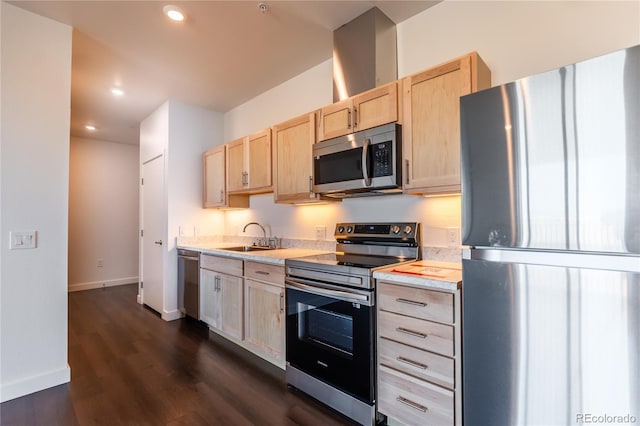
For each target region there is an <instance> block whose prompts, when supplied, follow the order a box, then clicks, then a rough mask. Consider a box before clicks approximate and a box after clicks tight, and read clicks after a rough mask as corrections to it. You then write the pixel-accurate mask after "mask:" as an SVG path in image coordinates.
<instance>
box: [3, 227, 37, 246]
mask: <svg viewBox="0 0 640 426" xmlns="http://www.w3.org/2000/svg"><path fill="white" fill-rule="evenodd" d="M37 236H38V233H37V231H11V232H9V250H21V249H34V248H36V247H37Z"/></svg>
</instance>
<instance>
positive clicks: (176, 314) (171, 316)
mask: <svg viewBox="0 0 640 426" xmlns="http://www.w3.org/2000/svg"><path fill="white" fill-rule="evenodd" d="M183 316H184V315H183V314H182V311H181V310H180V309H176V310H174V311H169V312H166V311H165V312H163V313H162V319H163V320H165V321H175V320H177V319H180V318H182V317H183Z"/></svg>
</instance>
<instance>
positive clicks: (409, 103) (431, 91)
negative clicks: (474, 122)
mask: <svg viewBox="0 0 640 426" xmlns="http://www.w3.org/2000/svg"><path fill="white" fill-rule="evenodd" d="M490 86H491V71H490V70H489V68H488V67H487V65H486V64H485V63H484V62H483V61H482V59H481V58H480V56H478V54H477V53H475V52H473V53H470V54H468V55H465V56H462V57H460V58H457V59H454V60H452V61H450V62H447V63H444V64H441V65H438V66H436V67H433V68H430V69H428V70H426V71H423V72H420V73H417V74H414V75H412V76H409V77H406V78H404V79H403V80H402V102H403V108H402V110H403V117H402V118H403V119H402V124H403V127H402V139H403V140H402V149H403V157H404V158H403V160H404V162H403V167H404V170H403V172H404V176H403V179H404V185H403V188H404V192H405V193H408V194H449V193H451V194H453V193H459V192H460V96H463V95H467V94H469V93H472V92H475V91H478V90H482V89H486V88H488V87H490Z"/></svg>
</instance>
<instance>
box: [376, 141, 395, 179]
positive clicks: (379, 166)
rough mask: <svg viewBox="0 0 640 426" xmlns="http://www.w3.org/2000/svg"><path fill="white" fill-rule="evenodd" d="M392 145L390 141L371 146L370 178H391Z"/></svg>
mask: <svg viewBox="0 0 640 426" xmlns="http://www.w3.org/2000/svg"><path fill="white" fill-rule="evenodd" d="M392 149H393V145H392V143H391V141H386V142H380V143H376V144H373V145H371V154H370V155H371V156H372V157H373V158H372V163H373V169H372V170H371V176H372V177H381V176H391V175H392V174H393V160H392V159H393V152H392Z"/></svg>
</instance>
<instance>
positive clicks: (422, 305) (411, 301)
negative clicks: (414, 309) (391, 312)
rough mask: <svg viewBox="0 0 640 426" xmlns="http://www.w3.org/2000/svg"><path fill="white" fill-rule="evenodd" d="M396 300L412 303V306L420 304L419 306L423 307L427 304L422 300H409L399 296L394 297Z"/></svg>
mask: <svg viewBox="0 0 640 426" xmlns="http://www.w3.org/2000/svg"><path fill="white" fill-rule="evenodd" d="M396 302H398V303H406V304H407V305H414V306H421V307H423V308H424V307H425V306H427V304H426V303H423V302H416V301H414V300H409V299H403V298H401V297H398V298H396Z"/></svg>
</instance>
